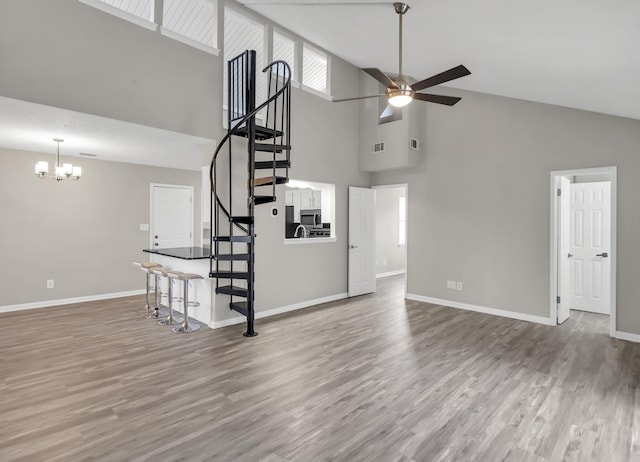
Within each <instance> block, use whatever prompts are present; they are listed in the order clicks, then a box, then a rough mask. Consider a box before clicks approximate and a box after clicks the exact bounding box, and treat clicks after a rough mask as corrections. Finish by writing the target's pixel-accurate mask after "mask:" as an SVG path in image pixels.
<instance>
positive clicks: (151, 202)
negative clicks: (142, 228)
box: [149, 183, 195, 249]
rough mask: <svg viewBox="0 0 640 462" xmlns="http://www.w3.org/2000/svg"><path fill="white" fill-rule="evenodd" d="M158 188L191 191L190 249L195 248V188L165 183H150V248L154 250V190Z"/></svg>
mask: <svg viewBox="0 0 640 462" xmlns="http://www.w3.org/2000/svg"><path fill="white" fill-rule="evenodd" d="M156 187H160V188H172V189H185V190H187V191H189V197H190V199H191V200H190V201H189V202H190V206H189V225H190V228H189V234H190V238H189V244H190V247H193V240H194V238H195V233H194V229H193V223H194V205H195V204H194V200H193V195H194V187H193V186H188V185H180V184H164V183H149V248H150V249H153V233H154V232H155V230H154V229H153V224H154V221H153V219H154V216H153V206H154V188H156Z"/></svg>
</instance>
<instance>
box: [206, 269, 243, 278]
mask: <svg viewBox="0 0 640 462" xmlns="http://www.w3.org/2000/svg"><path fill="white" fill-rule="evenodd" d="M209 277H210V278H225V279H249V273H248V272H246V271H211V272H210V273H209Z"/></svg>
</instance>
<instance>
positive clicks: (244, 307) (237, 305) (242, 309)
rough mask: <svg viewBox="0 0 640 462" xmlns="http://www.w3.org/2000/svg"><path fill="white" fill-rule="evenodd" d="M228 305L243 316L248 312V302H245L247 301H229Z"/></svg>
mask: <svg viewBox="0 0 640 462" xmlns="http://www.w3.org/2000/svg"><path fill="white" fill-rule="evenodd" d="M229 307H230V308H231V309H232V310H233V311H237V312H238V313H240V314H241V315H243V316H247V314H248V313H249V303H247V302H233V303H229Z"/></svg>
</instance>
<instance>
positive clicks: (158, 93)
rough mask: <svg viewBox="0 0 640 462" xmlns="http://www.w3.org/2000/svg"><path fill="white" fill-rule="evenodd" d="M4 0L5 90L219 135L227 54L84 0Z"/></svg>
mask: <svg viewBox="0 0 640 462" xmlns="http://www.w3.org/2000/svg"><path fill="white" fill-rule="evenodd" d="M0 4H1V7H0V63H2V72H0V95H2V96H7V97H10V98H15V99H20V100H25V101H31V102H35V103H40V104H45V105H48V106H54V107H60V108H64V109H71V110H74V111H78V112H84V113H87V114H94V115H99V116H103V117H109V118H112V119H117V120H124V121H127V122H133V123H137V124H141V125H148V126H151V127H158V128H163V129H167V130H173V131H177V132H182V133H188V134H191V135H198V136H203V137H206V138H214V139H219V134H220V133H221V131H222V111H221V109H220V108H221V107H222V88H221V85H220V84H219V83H218V84H216V82H220V79H221V76H222V56H218V57H216V56H213V55H211V54H208V53H205V52H202V51H199V50H197V49H195V48H192V47H189V46H187V45H183V44H182V43H180V42H177V41H175V40H172V39H169V38H167V37H163V36H162V35H161V34H160V32H159V31H155V32H152V31H150V30H147V29H144V28H142V27H140V26H137V25H135V24H132V23H130V22H128V21H125V20H122V19H120V18H117V17H115V16H112V15H110V14H107V13H104V12H102V11H99V10H97V9H95V8H92V7H90V6H87V5H84V4H82V3H80V2H78V1H77V0H56V1H51V0H20V1H10V0H4V1H2V2H1V3H0Z"/></svg>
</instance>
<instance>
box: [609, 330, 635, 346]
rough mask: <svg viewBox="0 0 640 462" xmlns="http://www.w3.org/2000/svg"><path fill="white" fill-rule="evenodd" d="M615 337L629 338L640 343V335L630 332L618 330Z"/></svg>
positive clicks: (630, 340)
mask: <svg viewBox="0 0 640 462" xmlns="http://www.w3.org/2000/svg"><path fill="white" fill-rule="evenodd" d="M615 338H619V339H620V340H628V341H629V342H636V343H640V335H638V334H631V333H629V332H620V331H619V330H618V331H616V335H615Z"/></svg>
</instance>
